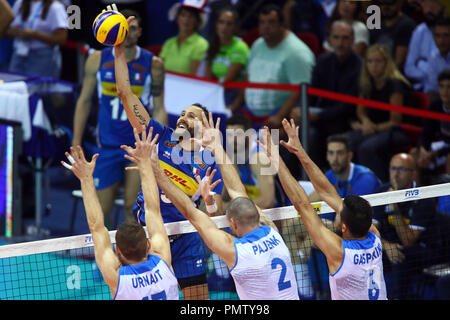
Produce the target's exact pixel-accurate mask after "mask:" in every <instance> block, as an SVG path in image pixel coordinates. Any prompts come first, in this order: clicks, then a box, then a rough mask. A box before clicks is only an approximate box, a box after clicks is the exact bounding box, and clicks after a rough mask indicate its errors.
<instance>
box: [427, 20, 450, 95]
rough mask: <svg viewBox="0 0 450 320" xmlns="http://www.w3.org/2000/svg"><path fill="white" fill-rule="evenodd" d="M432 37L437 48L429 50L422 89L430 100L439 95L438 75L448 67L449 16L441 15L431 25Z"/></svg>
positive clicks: (449, 46)
mask: <svg viewBox="0 0 450 320" xmlns="http://www.w3.org/2000/svg"><path fill="white" fill-rule="evenodd" d="M433 38H434V42H435V43H436V47H437V49H435V50H433V51H432V52H430V61H429V63H428V68H427V70H426V71H425V72H426V74H427V77H426V79H425V82H424V88H423V91H424V92H425V93H426V94H427V95H428V97H429V98H430V100H433V99H435V98H438V97H439V94H438V75H439V73H440V72H441V71H443V70H445V69H450V17H442V18H440V19H439V20H437V21H436V24H435V25H434V26H433Z"/></svg>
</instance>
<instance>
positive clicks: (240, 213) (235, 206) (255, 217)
mask: <svg viewBox="0 0 450 320" xmlns="http://www.w3.org/2000/svg"><path fill="white" fill-rule="evenodd" d="M227 217H229V218H232V219H234V220H235V221H236V222H237V223H238V224H239V225H242V226H250V227H251V226H256V225H257V224H259V212H258V208H256V205H255V203H254V202H253V201H252V200H251V199H250V198H247V197H237V198H234V199H233V200H231V202H230V205H229V206H228V209H227Z"/></svg>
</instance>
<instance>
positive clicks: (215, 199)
mask: <svg viewBox="0 0 450 320" xmlns="http://www.w3.org/2000/svg"><path fill="white" fill-rule="evenodd" d="M114 48H115V53H116V54H115V63H114V66H115V74H116V82H117V95H118V97H119V98H120V100H121V101H122V103H123V106H124V110H125V112H126V113H127V115H128V120H129V121H130V123H131V125H132V126H133V127H134V128H136V129H138V130H139V132H140V131H141V130H142V125H144V126H145V127H146V128H147V129H146V130H148V128H150V127H153V129H154V132H155V134H159V140H158V156H159V159H160V161H161V166H162V167H163V168H164V171H165V173H166V174H167V175H168V176H169V177H170V178H171V180H172V181H173V182H174V183H175V184H176V185H177V187H178V188H180V189H181V190H183V191H184V193H185V194H187V195H188V196H189V197H190V198H191V200H192V201H193V202H194V203H195V205H196V206H198V205H199V204H200V201H201V197H200V191H198V182H197V180H196V177H197V176H199V177H200V178H201V179H203V178H204V177H205V175H206V171H207V170H208V168H209V167H211V168H213V169H214V168H215V167H216V164H215V161H214V157H213V156H212V155H211V153H210V152H209V151H207V150H203V149H202V148H197V147H195V146H194V144H193V143H192V142H191V141H190V140H189V139H187V137H192V136H193V133H194V120H195V118H201V115H202V114H203V113H205V112H207V111H206V108H205V107H204V106H202V105H201V104H192V105H189V106H188V107H187V108H186V109H185V110H184V111H183V112H182V113H181V115H180V117H179V119H178V120H177V125H176V128H175V130H174V129H172V128H169V127H167V126H164V125H163V124H161V123H160V122H158V121H157V119H156V118H155V117H151V116H150V115H149V113H148V112H147V110H146V108H145V107H144V106H143V104H142V102H141V100H140V99H139V98H138V97H137V96H136V94H135V93H134V92H133V91H132V88H131V86H130V75H129V72H128V68H127V65H126V56H125V50H124V46H123V44H121V45H118V46H116V47H114ZM171 94H176V93H175V92H174V93H171ZM216 176H217V179H220V175H216ZM222 189H223V184H222V183H219V184H218V185H217V186H216V188H215V189H214V192H215V194H214V195H211V196H210V197H208V198H207V199H205V203H206V205H207V208H208V213H209V214H210V215H216V214H221V213H222V199H221V193H222ZM144 200H145V201H144ZM145 203H146V199H145V196H142V193H140V194H139V197H138V199H137V201H136V205H135V210H134V214H135V216H136V218H137V220H138V221H139V222H140V223H141V224H142V225H145V224H146V219H145ZM160 205H161V212H162V215H163V219H164V222H165V223H167V222H175V221H181V220H186V219H185V218H184V217H183V216H182V215H181V214H180V213H179V211H178V209H177V208H176V207H175V206H174V205H173V203H171V202H170V201H169V199H168V197H167V195H165V194H164V193H162V192H161V191H160ZM170 240H171V252H172V261H173V268H174V271H175V275H176V276H177V279H178V283H179V284H180V287H181V290H182V292H183V295H184V298H185V299H198V300H203V299H208V298H209V295H208V283H207V279H206V260H205V252H204V249H203V243H202V241H201V238H200V236H199V235H198V234H197V233H191V234H182V235H176V236H173V237H170Z"/></svg>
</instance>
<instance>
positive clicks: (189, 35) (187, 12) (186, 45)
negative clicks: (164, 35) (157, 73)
mask: <svg viewBox="0 0 450 320" xmlns="http://www.w3.org/2000/svg"><path fill="white" fill-rule="evenodd" d="M205 4H206V1H197V3H196V6H195V7H194V6H191V5H190V4H185V3H184V1H181V2H180V3H176V4H175V5H174V6H173V7H172V8H171V9H170V11H169V20H174V21H175V22H176V24H177V26H178V34H177V35H176V36H174V37H171V38H169V39H167V40H166V41H165V42H164V44H163V46H162V48H161V52H160V54H159V56H160V57H161V58H163V59H164V65H165V68H166V70H167V71H173V72H178V73H184V74H190V75H196V74H197V71H198V69H199V67H200V63H201V62H202V61H203V59H204V58H205V53H206V51H207V50H208V41H207V40H206V39H205V38H203V37H202V36H201V35H199V34H198V31H199V29H200V28H201V26H202V24H204V23H205V22H206V20H205V19H206V18H205V14H204V10H203V8H204V6H205Z"/></svg>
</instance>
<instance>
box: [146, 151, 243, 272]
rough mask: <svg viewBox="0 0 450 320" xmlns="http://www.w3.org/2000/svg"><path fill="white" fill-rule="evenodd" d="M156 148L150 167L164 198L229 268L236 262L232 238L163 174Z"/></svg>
mask: <svg viewBox="0 0 450 320" xmlns="http://www.w3.org/2000/svg"><path fill="white" fill-rule="evenodd" d="M155 149H156V147H154V150H153V152H152V165H153V170H154V173H155V177H156V181H157V183H158V185H159V187H160V188H161V190H162V191H163V192H164V194H165V195H166V197H168V198H169V200H170V201H171V202H172V203H173V205H174V206H175V207H176V208H177V209H178V211H180V213H181V214H182V215H183V216H184V217H185V218H186V219H188V220H189V221H190V222H191V223H192V225H193V226H194V227H195V229H196V230H197V231H198V233H199V234H200V236H201V237H202V239H203V240H204V241H205V243H206V245H207V246H208V248H210V249H211V250H212V251H213V252H214V253H216V254H217V255H218V256H219V257H221V258H222V259H223V261H225V263H226V264H227V266H228V267H229V268H231V267H232V266H234V263H235V261H236V254H235V250H234V237H233V236H232V235H230V234H229V233H227V232H224V231H222V230H220V229H219V228H218V227H217V226H216V224H215V223H214V222H213V221H212V220H211V218H210V217H208V216H207V215H206V214H205V213H204V212H202V211H200V210H198V209H197V208H196V207H195V206H194V204H193V202H192V200H191V199H190V198H189V197H188V196H187V195H186V194H185V193H184V192H183V191H182V190H181V189H180V188H178V187H177V186H176V185H175V184H174V183H173V182H172V181H170V179H169V177H167V175H166V174H165V173H164V171H163V170H162V169H161V167H160V165H159V159H158V155H157V152H156V150H155Z"/></svg>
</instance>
